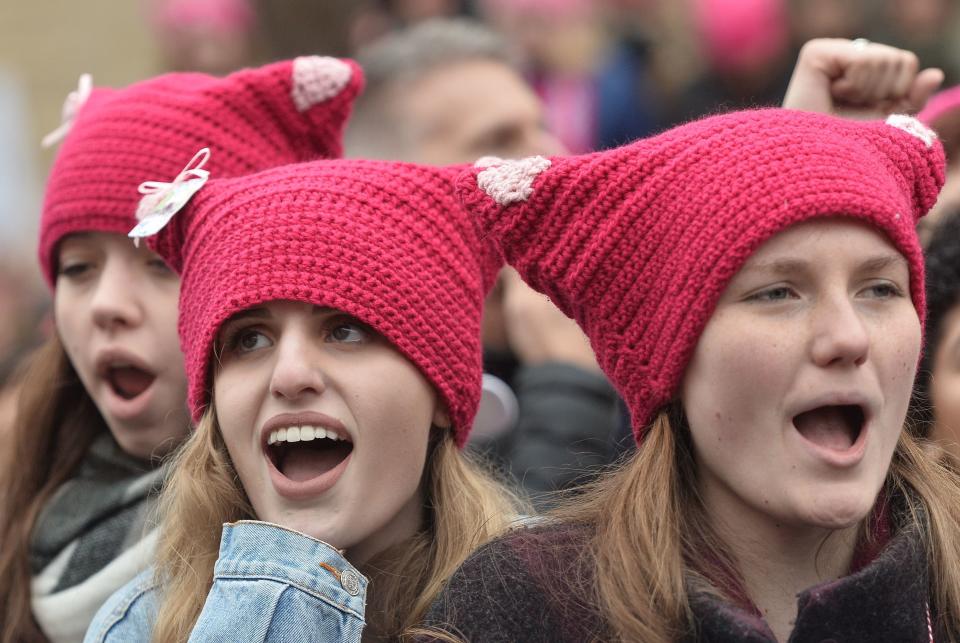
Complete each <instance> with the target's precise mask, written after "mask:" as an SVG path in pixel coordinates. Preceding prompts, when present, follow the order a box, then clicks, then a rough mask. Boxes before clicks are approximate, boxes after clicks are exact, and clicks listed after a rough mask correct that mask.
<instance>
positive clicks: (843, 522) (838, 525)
mask: <svg viewBox="0 0 960 643" xmlns="http://www.w3.org/2000/svg"><path fill="white" fill-rule="evenodd" d="M875 500H876V494H850V493H847V494H830V493H824V494H821V495H820V496H819V497H818V498H817V500H816V501H815V503H814V504H813V505H812V506H810V507H809V508H808V509H807V511H805V512H804V514H806V515H802V516H801V521H802V522H804V523H806V524H808V525H811V526H817V527H821V528H824V529H846V528H848V527H852V526H854V525H857V524H859V523H860V522H861V521H863V520H864V519H865V518H866V517H867V516H868V515H869V514H870V511H871V509H873V504H874V501H875Z"/></svg>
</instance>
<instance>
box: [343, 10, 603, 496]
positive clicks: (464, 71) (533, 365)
mask: <svg viewBox="0 0 960 643" xmlns="http://www.w3.org/2000/svg"><path fill="white" fill-rule="evenodd" d="M357 59H358V60H359V62H360V63H361V65H363V67H364V70H365V71H366V74H367V89H366V91H365V93H364V94H363V96H362V97H361V98H360V99H359V100H358V101H357V103H356V106H355V108H354V116H353V118H352V120H351V122H350V124H349V126H348V130H347V134H346V147H345V149H346V153H347V156H353V157H366V158H381V159H393V160H405V161H412V162H419V163H431V164H440V165H446V164H452V163H468V162H472V161H474V160H476V159H477V158H479V157H481V156H487V155H493V156H499V157H502V158H519V157H524V156H530V155H534V154H541V155H544V156H549V155H554V154H559V153H562V152H563V151H564V149H563V147H562V146H561V145H560V143H559V142H558V141H557V139H556V138H555V137H554V136H553V135H552V134H551V133H550V132H549V131H548V130H547V129H546V127H545V125H544V120H543V107H542V105H541V104H540V101H539V100H538V99H537V97H536V95H535V94H534V93H533V91H532V90H531V89H530V87H529V86H528V85H527V84H526V83H525V82H524V81H523V79H522V78H521V77H520V75H519V74H518V72H517V71H516V69H515V67H514V66H513V59H512V58H511V56H510V52H509V48H508V47H507V45H506V43H505V42H504V41H503V40H502V39H501V38H500V37H499V36H497V35H496V34H495V33H493V32H491V31H489V30H487V29H485V28H483V27H481V26H478V25H476V24H474V23H472V22H469V21H465V20H434V21H428V22H425V23H422V24H420V25H417V26H415V27H412V28H410V29H408V30H405V31H401V32H398V33H396V34H394V35H391V36H388V37H386V38H385V39H383V40H381V41H378V42H377V43H375V44H374V45H372V46H371V47H369V48H367V49H365V50H363V51H361V52H358V55H357ZM484 346H485V356H484V362H485V368H486V370H487V371H488V372H491V373H493V374H495V375H497V376H498V377H500V378H501V379H503V380H504V381H506V382H507V383H508V384H509V385H510V386H511V387H512V388H513V390H514V391H515V393H516V395H517V398H518V400H519V419H518V421H517V422H516V424H515V426H514V427H512V428H511V430H508V431H507V432H506V433H505V434H503V435H501V436H500V437H498V438H496V439H495V440H494V443H493V444H489V445H481V447H483V446H486V447H487V448H491V449H492V450H493V451H494V452H495V453H496V454H497V455H498V456H499V457H501V458H503V460H504V462H505V463H506V465H507V466H509V468H510V470H511V472H512V473H513V474H514V475H515V476H516V477H517V478H518V480H519V481H520V482H521V483H522V484H523V486H524V488H525V489H526V490H527V491H529V492H530V493H531V494H534V495H536V494H538V493H541V492H547V491H553V490H556V489H563V488H567V487H569V486H571V485H572V484H573V483H574V482H575V481H582V477H583V475H584V474H585V473H586V472H588V471H594V470H596V469H597V468H598V467H600V466H602V465H605V464H607V463H609V462H611V461H612V460H614V459H615V458H616V456H617V455H618V453H619V448H618V447H617V440H616V436H617V432H618V430H619V429H620V425H621V414H620V413H619V411H618V406H617V396H616V394H615V392H614V390H613V388H612V387H611V386H610V384H609V383H608V382H607V381H606V379H605V378H604V377H603V375H602V374H601V373H600V369H599V367H598V366H597V363H596V359H595V357H594V355H593V351H592V350H591V348H590V345H589V342H588V341H587V338H586V336H584V334H583V333H582V331H580V329H579V328H578V327H577V326H576V324H575V323H574V322H573V321H572V320H570V319H568V318H567V317H566V316H564V315H563V314H562V313H561V312H560V311H559V310H557V308H556V307H554V306H553V305H552V304H551V303H550V302H549V301H548V300H547V299H546V298H545V297H544V296H543V295H540V294H539V293H536V292H534V291H533V290H531V289H530V288H529V287H527V286H526V284H524V283H523V282H522V281H521V280H520V279H519V277H517V276H516V274H515V273H513V272H510V271H508V272H505V273H503V275H502V276H501V279H500V281H499V283H498V284H497V286H496V287H495V288H494V290H493V292H492V293H491V296H490V297H489V298H488V303H487V308H486V312H485V320H484Z"/></svg>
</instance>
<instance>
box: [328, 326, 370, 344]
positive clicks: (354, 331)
mask: <svg viewBox="0 0 960 643" xmlns="http://www.w3.org/2000/svg"><path fill="white" fill-rule="evenodd" d="M327 337H328V338H329V340H330V341H332V342H337V343H340V344H359V343H361V342H364V341H366V340H367V339H368V338H369V337H370V331H369V330H368V329H367V328H366V327H365V326H364V325H363V324H361V323H360V322H358V321H346V320H341V321H337V322H336V323H335V324H334V325H333V326H331V328H330V332H329V334H328V335H327Z"/></svg>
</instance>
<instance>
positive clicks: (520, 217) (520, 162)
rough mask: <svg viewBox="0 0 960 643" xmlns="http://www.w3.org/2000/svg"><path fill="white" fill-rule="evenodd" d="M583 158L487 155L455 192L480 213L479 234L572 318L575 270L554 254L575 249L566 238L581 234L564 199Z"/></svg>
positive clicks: (473, 211) (574, 312) (460, 180)
mask: <svg viewBox="0 0 960 643" xmlns="http://www.w3.org/2000/svg"><path fill="white" fill-rule="evenodd" d="M582 162H583V157H565V158H564V157H556V158H549V159H548V158H545V157H543V156H531V157H527V158H523V159H516V160H503V159H498V158H495V157H484V158H481V159H479V160H478V161H477V162H476V163H475V164H474V167H473V168H471V169H470V170H469V171H467V172H464V173H462V174H461V175H460V177H459V178H458V180H457V197H458V198H459V200H460V203H461V204H462V205H463V206H464V208H466V209H467V211H468V212H469V213H471V214H472V215H473V216H475V217H476V218H477V222H478V225H479V226H480V229H481V236H482V237H483V238H485V239H488V240H489V242H490V243H492V244H494V245H495V246H496V247H497V249H498V250H499V252H500V254H501V256H502V258H503V259H505V260H506V262H507V263H509V264H510V265H511V266H513V267H514V268H516V269H517V272H519V273H520V276H521V277H523V280H524V281H526V282H527V283H528V284H530V286H531V287H532V288H534V289H535V290H538V291H540V292H542V293H543V294H545V295H547V296H548V297H549V298H550V299H551V301H553V302H554V304H556V305H557V306H558V307H559V308H560V310H562V311H563V312H564V314H566V315H568V316H570V317H572V318H574V319H577V318H578V317H577V310H576V308H577V303H576V301H575V300H576V293H575V292H574V291H573V290H571V289H570V288H569V286H570V284H569V283H568V282H569V279H570V278H571V277H572V276H573V273H571V272H567V270H566V269H567V268H568V267H569V266H568V265H567V264H566V262H564V261H561V262H557V261H555V260H554V259H555V258H556V253H557V252H561V253H562V252H565V250H564V249H567V250H570V251H573V250H574V247H573V246H571V245H569V244H568V243H567V241H568V240H570V239H571V238H572V237H571V235H572V236H578V234H579V233H578V226H577V225H576V222H575V221H572V220H569V217H568V216H567V215H568V214H569V213H567V212H566V211H565V206H564V205H563V203H562V202H561V201H563V202H565V201H566V196H565V192H566V189H567V188H568V187H570V186H571V185H573V183H571V182H570V181H568V180H567V179H568V178H569V177H571V176H574V175H576V172H577V168H578V165H579V164H580V163H582ZM558 208H559V209H560V210H563V211H559V210H558ZM561 273H563V274H561Z"/></svg>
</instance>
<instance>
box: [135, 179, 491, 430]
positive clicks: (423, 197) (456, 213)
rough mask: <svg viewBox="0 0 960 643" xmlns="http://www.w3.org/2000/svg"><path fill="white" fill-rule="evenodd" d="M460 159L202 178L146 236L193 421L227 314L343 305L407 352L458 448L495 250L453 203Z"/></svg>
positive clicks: (474, 399) (474, 381) (473, 389)
mask: <svg viewBox="0 0 960 643" xmlns="http://www.w3.org/2000/svg"><path fill="white" fill-rule="evenodd" d="M464 170H465V167H464V166H459V167H453V168H446V169H438V168H431V167H421V166H417V165H411V164H403V163H390V162H377V161H362V160H349V161H348V160H336V161H314V162H312V163H299V164H293V165H288V166H284V167H279V168H274V169H272V170H268V171H266V172H262V173H259V174H253V175H249V176H244V177H239V178H234V179H222V180H210V181H209V182H208V183H207V184H206V185H204V186H203V187H202V188H201V189H200V191H199V192H198V193H197V194H196V195H195V196H194V197H193V200H192V201H191V202H190V204H189V205H188V206H187V207H186V208H185V209H184V210H183V211H181V212H179V213H178V214H176V215H175V216H174V218H173V219H172V220H171V221H170V223H169V225H167V226H166V227H164V228H162V229H161V231H160V232H159V234H158V235H157V236H155V237H149V238H148V242H149V243H150V245H151V247H153V248H154V249H155V250H156V251H157V252H158V253H159V254H160V255H161V256H163V257H164V259H166V260H167V262H168V263H169V264H170V265H172V266H179V267H181V269H182V282H181V287H180V322H179V332H180V340H181V347H182V349H183V353H184V356H185V361H186V370H187V378H188V381H189V388H188V402H189V405H190V408H191V410H192V413H193V417H194V419H195V420H196V419H199V417H200V416H201V414H202V413H203V410H204V408H205V407H206V405H207V404H208V403H209V399H210V398H209V390H210V385H211V379H210V377H211V373H212V371H211V358H212V356H213V348H214V340H215V338H216V335H217V332H218V331H219V328H220V326H221V325H222V324H223V322H224V321H226V320H227V319H228V318H229V317H230V316H232V315H233V314H235V313H237V312H239V311H241V310H244V309H247V308H250V307H253V306H256V305H258V304H262V303H264V302H268V301H275V300H291V301H300V302H306V303H311V304H315V305H318V306H328V307H331V308H336V309H339V310H341V311H344V312H346V313H348V314H350V315H353V316H354V317H356V318H357V319H359V320H361V321H363V322H364V323H366V324H369V325H370V326H371V327H373V328H374V329H376V330H377V331H378V332H379V333H380V334H382V335H383V336H384V337H386V338H387V339H388V340H389V341H390V342H391V343H392V344H393V345H394V346H396V347H397V348H398V349H399V350H400V351H401V352H402V353H403V354H404V355H406V356H407V358H409V359H410V361H411V362H413V363H414V364H415V365H416V366H417V367H418V368H419V369H420V371H421V372H422V373H423V374H424V376H425V377H426V378H427V379H428V380H429V381H430V382H431V383H432V384H433V386H434V387H435V388H436V390H437V391H438V393H439V395H440V396H441V397H442V399H443V400H444V401H445V402H446V404H447V407H448V409H449V412H450V418H451V420H452V422H453V426H454V430H455V432H456V438H457V443H458V444H459V445H460V446H462V445H463V444H464V443H465V441H466V439H467V434H468V432H469V429H470V425H471V421H472V419H473V417H474V415H475V413H476V410H477V404H478V402H479V398H480V380H481V351H480V317H481V310H482V304H483V298H484V295H485V293H486V292H487V291H488V290H489V288H490V286H491V285H492V284H493V280H494V278H495V275H496V273H497V270H498V269H499V267H500V261H499V260H498V258H497V256H496V254H495V253H494V252H493V251H492V248H491V247H490V246H488V244H487V243H486V242H484V241H482V240H481V239H480V237H479V235H478V233H477V229H476V223H475V222H474V220H473V218H472V217H469V216H468V215H467V214H466V213H465V212H464V211H463V210H462V209H461V208H460V207H459V204H458V203H457V200H456V198H455V197H454V194H453V180H454V179H455V178H456V176H458V175H459V174H460V173H461V172H463V171H464Z"/></svg>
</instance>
